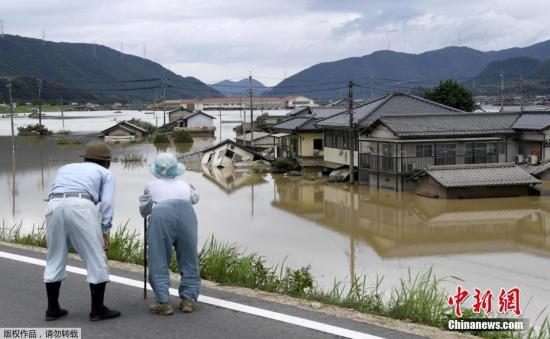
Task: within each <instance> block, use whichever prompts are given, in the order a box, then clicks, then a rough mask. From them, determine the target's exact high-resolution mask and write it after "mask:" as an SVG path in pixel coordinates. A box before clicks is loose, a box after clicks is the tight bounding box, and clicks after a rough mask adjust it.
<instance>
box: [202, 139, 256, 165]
mask: <svg viewBox="0 0 550 339" xmlns="http://www.w3.org/2000/svg"><path fill="white" fill-rule="evenodd" d="M256 160H267V159H266V158H265V157H264V156H263V155H261V154H260V153H258V152H256V151H254V150H252V149H250V148H248V147H246V146H242V145H238V144H237V143H236V142H234V141H232V140H229V139H227V140H225V141H222V142H220V143H219V144H217V145H214V146H212V147H210V148H207V149H205V150H203V151H202V152H201V165H206V166H210V167H236V165H237V164H238V163H241V162H251V161H256Z"/></svg>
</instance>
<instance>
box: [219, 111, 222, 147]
mask: <svg viewBox="0 0 550 339" xmlns="http://www.w3.org/2000/svg"><path fill="white" fill-rule="evenodd" d="M219 112H220V142H222V109H221V108H220V109H219Z"/></svg>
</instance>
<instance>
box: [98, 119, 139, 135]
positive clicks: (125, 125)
mask: <svg viewBox="0 0 550 339" xmlns="http://www.w3.org/2000/svg"><path fill="white" fill-rule="evenodd" d="M116 128H120V129H122V130H124V131H126V132H128V133H130V134H135V133H136V131H139V132H142V133H148V132H147V130H145V129H143V128H141V127H139V126H136V125H134V124H132V123H129V122H128V121H121V122H119V123H118V124H116V125H114V126H111V127H109V128H107V129H104V130H103V131H101V133H100V135H105V134H107V133H109V132H111V131H112V130H114V129H116Z"/></svg>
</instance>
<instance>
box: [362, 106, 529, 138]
mask: <svg viewBox="0 0 550 339" xmlns="http://www.w3.org/2000/svg"><path fill="white" fill-rule="evenodd" d="M518 117H519V113H498V112H497V113H452V114H426V115H402V116H383V117H381V118H379V119H378V120H377V121H375V122H374V123H373V124H371V125H370V126H367V127H369V128H374V127H375V126H377V125H378V124H379V123H382V124H384V125H385V126H386V127H387V128H389V129H390V130H391V131H392V132H393V133H394V134H395V135H396V136H399V137H402V138H407V137H431V136H434V137H435V136H458V135H468V136H474V135H475V136H486V135H498V134H511V133H514V129H513V128H512V125H513V124H514V122H515V121H516V119H517V118H518Z"/></svg>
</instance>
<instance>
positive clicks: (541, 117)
mask: <svg viewBox="0 0 550 339" xmlns="http://www.w3.org/2000/svg"><path fill="white" fill-rule="evenodd" d="M548 127H550V112H546V113H541V112H537V113H527V112H525V113H523V114H521V116H520V117H519V118H518V119H517V121H516V122H515V123H514V125H513V128H514V129H518V130H534V131H541V130H543V129H546V128H548Z"/></svg>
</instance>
